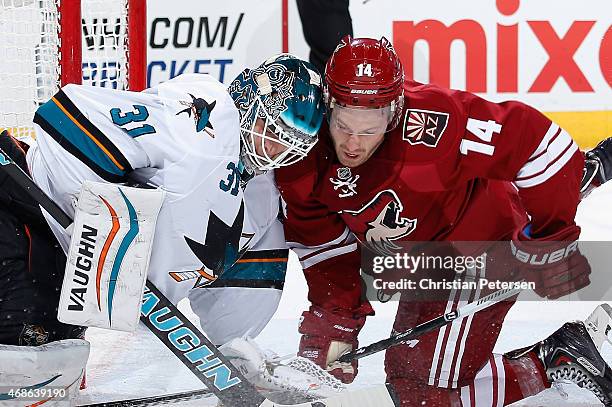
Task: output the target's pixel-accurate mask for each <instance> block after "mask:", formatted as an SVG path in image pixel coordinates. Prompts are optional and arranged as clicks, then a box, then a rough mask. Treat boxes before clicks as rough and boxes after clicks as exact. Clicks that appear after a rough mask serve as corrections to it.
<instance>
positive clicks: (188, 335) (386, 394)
mask: <svg viewBox="0 0 612 407" xmlns="http://www.w3.org/2000/svg"><path fill="white" fill-rule="evenodd" d="M3 134H4V133H3ZM0 168H2V169H3V170H4V171H5V172H6V174H7V175H9V176H10V177H11V178H12V179H13V180H14V181H15V182H16V183H17V184H18V185H19V186H20V187H22V188H23V189H24V190H26V191H27V192H28V193H29V195H30V196H31V197H32V198H33V199H35V200H36V201H37V202H38V203H39V204H40V205H41V206H42V207H43V208H44V209H45V210H46V211H47V212H48V213H49V214H50V215H51V216H53V217H54V219H55V220H56V221H57V222H58V223H59V224H60V225H61V226H62V227H64V228H68V227H70V225H71V224H72V219H71V218H70V217H69V216H68V215H67V214H66V213H65V212H64V211H63V210H62V208H60V207H59V206H58V205H57V203H55V202H54V201H53V200H52V199H51V198H49V197H48V196H47V195H46V194H45V192H44V191H43V190H42V189H40V187H39V186H38V185H36V184H35V183H34V181H33V180H32V178H30V176H29V175H28V174H26V173H25V172H24V171H23V170H22V169H21V168H20V167H19V166H18V165H17V163H15V162H14V161H13V160H12V159H11V158H10V156H9V155H8V154H6V153H5V152H4V151H3V150H2V149H1V148H0ZM45 197H46V198H45ZM55 216H57V217H55ZM140 320H141V321H142V322H143V323H144V324H145V325H146V326H147V327H148V328H149V329H150V330H151V332H153V334H155V336H157V338H159V339H160V340H161V341H162V343H163V344H164V345H165V346H166V347H167V348H168V349H170V351H171V352H172V353H173V354H174V355H175V356H176V357H177V358H178V359H179V360H180V361H181V362H182V363H183V364H184V365H185V366H186V367H187V368H188V369H189V370H191V372H192V373H193V374H194V375H195V376H196V377H197V378H198V379H199V380H200V381H201V382H202V383H203V384H204V385H205V386H206V387H207V388H209V389H210V390H211V391H212V392H213V393H214V394H215V396H217V397H218V398H219V400H221V402H223V404H225V405H226V406H240V407H274V406H276V407H282V406H284V405H283V404H275V403H273V402H272V401H270V400H268V399H267V398H265V397H264V396H262V395H261V394H260V393H259V392H258V391H257V390H256V389H255V387H253V385H252V384H251V383H250V382H249V381H248V380H246V379H245V378H244V376H243V375H242V374H241V373H240V371H239V370H238V369H237V368H236V367H235V366H234V365H233V364H231V363H230V361H229V360H228V359H227V358H226V357H225V355H223V353H221V352H220V351H219V349H218V348H217V347H216V346H215V345H214V344H213V343H212V342H210V340H209V339H208V338H207V337H206V336H205V335H204V334H203V333H202V332H201V331H200V330H199V329H197V328H196V327H195V326H194V325H193V324H192V323H191V321H189V319H188V318H187V317H185V316H184V315H183V314H182V313H181V312H180V311H179V310H178V308H177V307H176V306H175V305H174V304H172V303H171V302H170V301H169V300H168V299H167V298H166V297H165V296H164V295H163V294H162V293H161V292H160V291H159V290H158V289H157V287H155V285H154V284H153V283H152V282H151V281H150V280H147V282H146V288H145V293H144V296H143V304H142V308H141V315H140ZM372 395H373V396H374V398H372V397H370V396H372ZM395 405H396V402H395V401H394V400H393V397H392V396H391V391H390V389H388V388H387V387H386V385H380V386H376V387H372V388H371V389H367V393H366V392H365V391H363V390H359V391H356V392H347V393H343V394H339V395H338V396H335V397H332V398H329V399H324V400H319V401H316V402H307V403H300V404H294V405H293V406H297V407H341V406H344V407H348V406H351V407H391V406H395Z"/></svg>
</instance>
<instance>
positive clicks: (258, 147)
mask: <svg viewBox="0 0 612 407" xmlns="http://www.w3.org/2000/svg"><path fill="white" fill-rule="evenodd" d="M264 126H265V123H264V121H263V120H262V119H257V122H256V123H255V126H254V127H253V130H254V132H255V133H257V134H263V129H264ZM265 135H266V137H262V136H258V135H253V143H254V147H255V152H256V153H257V155H259V156H260V157H268V158H270V159H272V160H274V159H275V158H276V157H278V156H279V155H281V154H282V153H283V152H285V151H286V150H287V148H288V147H287V146H285V145H283V144H281V143H278V142H275V141H274V140H278V135H277V134H275V133H274V132H273V131H272V130H270V128H266V132H265Z"/></svg>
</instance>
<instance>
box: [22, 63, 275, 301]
mask: <svg viewBox="0 0 612 407" xmlns="http://www.w3.org/2000/svg"><path fill="white" fill-rule="evenodd" d="M35 123H36V130H37V134H36V138H37V144H36V145H35V146H33V147H32V148H31V149H30V151H29V152H28V165H29V166H30V170H31V173H32V176H33V177H34V179H35V181H36V182H37V184H38V185H39V186H41V188H42V189H43V190H45V192H47V194H49V195H50V196H51V197H52V198H53V199H54V200H55V201H56V202H58V203H59V204H60V206H61V207H62V208H63V209H64V210H65V211H66V212H67V213H68V214H69V215H71V216H73V214H74V209H73V202H74V201H75V199H76V197H78V194H79V191H80V188H81V184H82V183H83V181H84V180H91V181H98V182H104V181H106V182H113V183H114V182H122V181H126V180H128V179H130V180H134V179H136V180H138V181H140V182H144V181H146V182H147V183H149V184H151V185H153V186H157V187H160V188H163V189H164V190H165V191H166V198H165V200H164V204H163V205H162V209H161V211H160V214H159V217H158V221H157V227H156V235H155V240H154V243H153V250H152V255H151V260H150V263H149V278H150V279H151V280H152V281H153V282H154V283H155V284H156V285H157V287H158V288H160V289H161V290H162V291H163V292H164V293H165V294H166V295H167V296H168V297H169V299H170V300H172V301H177V300H179V299H180V298H184V297H185V296H186V295H187V292H188V291H189V290H190V289H191V288H193V287H194V286H195V285H196V284H201V283H202V282H205V281H206V279H207V278H210V277H213V278H214V275H215V274H218V273H220V272H222V270H223V269H225V268H227V267H229V266H231V264H233V261H235V260H236V258H237V255H238V254H239V253H238V252H239V251H241V250H242V249H244V248H245V247H246V246H247V245H249V246H250V245H252V244H254V243H255V241H257V240H258V235H259V234H260V233H261V232H262V230H261V228H262V227H264V228H265V225H266V224H267V223H268V222H269V220H268V219H267V218H268V216H265V217H266V220H264V221H259V220H256V219H254V218H253V217H252V216H250V215H249V214H248V213H247V212H248V211H249V209H248V208H246V207H245V203H244V199H243V191H242V188H240V178H239V175H238V160H239V153H240V133H239V114H238V110H237V109H236V107H235V106H234V103H233V100H232V99H231V97H230V96H229V94H228V93H227V91H226V89H225V87H224V86H223V85H222V84H221V83H220V82H218V81H216V80H215V79H213V78H212V77H211V76H209V75H203V74H192V75H182V76H179V77H177V78H174V79H172V80H170V81H167V82H164V83H162V84H160V85H158V86H157V87H155V88H153V89H150V90H147V91H146V92H139V93H136V92H125V91H117V90H112V89H105V88H97V87H88V86H80V85H68V86H66V87H64V88H63V89H62V91H60V92H59V93H58V94H57V95H56V96H55V97H54V98H53V99H52V100H50V101H49V102H47V103H46V104H44V105H43V106H41V107H40V108H39V109H38V111H37V113H36V118H35ZM247 206H248V205H247ZM264 212H265V211H264ZM47 219H48V220H49V223H50V224H51V226H52V229H53V231H54V233H55V234H56V236H57V237H58V240H60V243H61V244H62V246H63V247H64V248H65V249H66V248H67V246H68V245H67V243H68V242H69V236H67V234H66V232H65V231H64V230H63V229H62V228H60V227H59V226H58V225H57V224H55V223H54V222H53V220H51V219H49V217H47ZM247 231H251V232H250V233H247ZM185 276H192V277H189V278H185V279H184V278H183V277H185ZM179 277H180V278H179Z"/></svg>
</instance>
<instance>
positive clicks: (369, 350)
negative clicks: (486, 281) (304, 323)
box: [338, 288, 521, 362]
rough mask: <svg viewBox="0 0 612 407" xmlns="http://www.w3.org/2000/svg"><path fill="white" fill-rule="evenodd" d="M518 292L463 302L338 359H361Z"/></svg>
mask: <svg viewBox="0 0 612 407" xmlns="http://www.w3.org/2000/svg"><path fill="white" fill-rule="evenodd" d="M520 292H521V290H520V289H519V288H506V289H503V290H498V291H495V292H494V293H491V294H489V295H487V296H486V297H482V298H481V299H479V300H478V301H475V302H470V303H468V304H465V305H464V306H462V307H459V308H457V309H456V310H454V311H450V312H447V313H446V314H443V315H440V316H439V317H436V318H434V319H430V320H429V321H427V322H423V323H422V324H419V325H417V326H415V327H414V328H410V329H408V330H407V331H404V332H400V333H398V334H395V335H391V337H389V338H386V339H382V340H380V341H378V342H374V343H372V344H370V345H368V346H364V347H362V348H359V349H357V350H355V351H353V352H349V353H345V354H344V355H342V356H340V358H338V360H339V361H340V362H350V361H351V360H356V359H361V358H363V357H365V356H369V355H372V354H374V353H377V352H380V351H383V350H386V349H388V348H390V347H392V346H396V345H400V344H402V343H404V342H406V341H409V340H412V339H416V338H418V337H419V336H421V335H423V334H426V333H428V332H431V331H434V330H436V329H439V328H442V327H443V326H444V325H447V324H450V323H452V322H453V321H455V320H457V319H460V318H463V317H466V316H468V315H472V314H474V313H476V312H478V311H482V310H483V309H486V308H489V307H491V306H493V305H495V304H497V303H498V302H500V301H504V300H507V299H508V298H512V297H514V296H515V295H518V294H519V293H520Z"/></svg>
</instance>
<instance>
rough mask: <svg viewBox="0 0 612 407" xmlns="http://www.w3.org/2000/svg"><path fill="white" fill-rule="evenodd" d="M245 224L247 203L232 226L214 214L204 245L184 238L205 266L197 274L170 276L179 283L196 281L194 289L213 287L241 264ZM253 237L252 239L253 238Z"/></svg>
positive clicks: (189, 272)
mask: <svg viewBox="0 0 612 407" xmlns="http://www.w3.org/2000/svg"><path fill="white" fill-rule="evenodd" d="M243 223H244V201H242V202H241V204H240V210H239V211H238V214H237V215H236V218H235V219H234V221H233V223H232V224H231V225H228V224H226V223H225V222H224V221H223V220H221V219H220V218H219V217H218V216H217V215H216V214H215V213H214V212H213V211H211V212H210V215H209V216H208V225H207V227H206V239H205V241H204V243H203V244H202V243H200V242H197V241H195V240H193V239H191V238H189V237H187V236H184V238H185V242H187V245H188V246H189V248H190V249H191V251H192V252H193V254H195V255H196V257H197V258H198V259H199V260H200V261H201V262H202V264H203V265H202V267H200V269H198V270H188V271H171V272H169V273H168V274H169V275H170V277H172V278H173V279H174V280H175V281H177V282H182V281H186V280H191V279H193V278H196V282H195V284H194V288H199V287H204V286H206V285H209V284H212V283H213V282H214V281H215V280H216V279H217V278H218V277H219V275H220V274H221V273H222V272H223V271H224V270H226V269H228V268H229V267H231V266H232V265H233V264H234V263H235V262H236V260H238V259H239V258H240V257H241V256H242V254H243V253H244V251H246V247H247V246H246V245H245V248H244V249H242V250H240V239H241V238H243V237H245V236H244V234H243V233H242V225H243ZM251 237H252V236H251Z"/></svg>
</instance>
